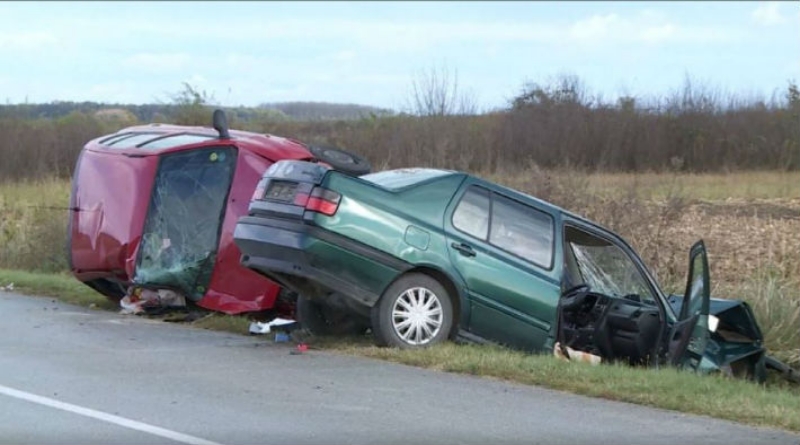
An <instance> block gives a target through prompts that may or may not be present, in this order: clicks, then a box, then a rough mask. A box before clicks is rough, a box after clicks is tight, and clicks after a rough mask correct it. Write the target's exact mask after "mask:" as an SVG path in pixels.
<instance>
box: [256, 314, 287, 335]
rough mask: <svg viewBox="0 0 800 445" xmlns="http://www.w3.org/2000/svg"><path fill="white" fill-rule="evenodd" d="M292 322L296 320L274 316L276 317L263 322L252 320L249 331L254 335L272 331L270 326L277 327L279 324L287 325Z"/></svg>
mask: <svg viewBox="0 0 800 445" xmlns="http://www.w3.org/2000/svg"><path fill="white" fill-rule="evenodd" d="M294 323H297V322H296V321H294V320H289V319H286V318H276V319H274V320H272V321H268V322H264V323H262V322H260V321H254V322H252V323H250V329H249V331H250V333H251V334H256V335H262V334H269V333H270V332H272V328H273V327H275V328H277V327H280V326H288V325H291V324H294Z"/></svg>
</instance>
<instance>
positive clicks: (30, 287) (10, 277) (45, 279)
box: [0, 269, 119, 310]
mask: <svg viewBox="0 0 800 445" xmlns="http://www.w3.org/2000/svg"><path fill="white" fill-rule="evenodd" d="M12 283H13V284H14V292H19V293H25V294H30V295H42V296H47V297H58V299H59V300H61V301H64V302H67V303H71V304H76V305H80V306H87V307H93V308H94V307H96V308H102V309H109V310H111V309H119V307H118V306H117V305H116V304H114V303H112V302H111V301H109V300H108V299H107V298H106V297H104V296H103V295H100V294H99V293H97V292H95V291H94V290H92V289H91V288H89V287H88V286H86V285H85V284H83V283H81V282H79V281H78V280H76V279H75V278H73V277H72V276H71V275H67V274H48V273H37V272H26V271H22V270H9V269H0V287H5V286H8V285H9V284H12Z"/></svg>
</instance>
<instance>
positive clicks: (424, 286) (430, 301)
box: [371, 273, 453, 349]
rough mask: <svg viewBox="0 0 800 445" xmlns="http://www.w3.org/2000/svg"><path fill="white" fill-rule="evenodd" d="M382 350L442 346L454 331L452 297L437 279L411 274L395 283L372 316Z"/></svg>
mask: <svg viewBox="0 0 800 445" xmlns="http://www.w3.org/2000/svg"><path fill="white" fill-rule="evenodd" d="M371 318H372V334H373V337H374V339H375V343H377V344H378V345H380V346H392V347H398V348H402V349H416V348H424V347H428V346H432V345H435V344H437V343H441V342H443V341H444V340H446V339H447V338H448V337H449V335H450V331H451V329H452V327H453V303H452V297H451V295H450V294H449V293H448V292H447V290H446V289H445V288H444V286H442V284H441V283H440V282H439V281H437V280H436V279H434V278H432V277H430V276H428V275H425V274H421V273H411V274H408V275H405V276H403V277H401V278H400V279H398V280H397V281H395V282H394V283H393V284H392V285H391V286H389V288H388V289H386V291H385V292H384V293H383V295H382V296H381V298H380V300H379V301H378V303H377V304H376V305H375V306H373V308H372V312H371Z"/></svg>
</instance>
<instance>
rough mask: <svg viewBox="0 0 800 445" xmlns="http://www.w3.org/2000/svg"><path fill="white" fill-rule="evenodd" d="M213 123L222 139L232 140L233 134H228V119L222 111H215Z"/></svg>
mask: <svg viewBox="0 0 800 445" xmlns="http://www.w3.org/2000/svg"><path fill="white" fill-rule="evenodd" d="M212 121H213V122H212V123H213V125H214V129H215V130H217V133H219V138H220V139H230V138H231V134H230V133H229V132H228V118H227V117H226V116H225V112H224V111H222V110H220V109H216V110H214V116H213V117H212Z"/></svg>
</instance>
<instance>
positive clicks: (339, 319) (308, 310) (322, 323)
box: [297, 295, 369, 336]
mask: <svg viewBox="0 0 800 445" xmlns="http://www.w3.org/2000/svg"><path fill="white" fill-rule="evenodd" d="M297 321H299V322H300V325H301V326H302V327H303V328H305V329H307V330H308V331H309V332H310V333H312V334H314V335H319V336H328V335H333V336H341V335H361V334H363V333H364V332H366V330H367V328H368V327H369V325H368V323H367V322H366V321H365V320H363V319H362V317H360V316H358V314H355V313H353V312H351V311H348V310H346V309H340V308H335V307H331V306H330V305H327V304H325V303H322V302H319V301H315V300H312V299H310V298H308V297H304V296H302V295H301V296H298V297H297Z"/></svg>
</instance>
